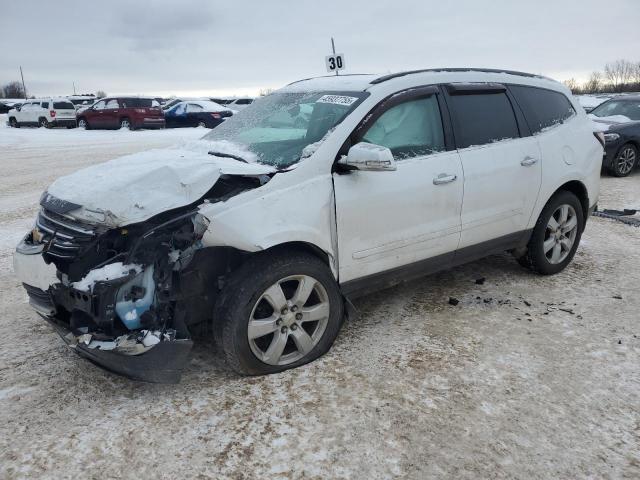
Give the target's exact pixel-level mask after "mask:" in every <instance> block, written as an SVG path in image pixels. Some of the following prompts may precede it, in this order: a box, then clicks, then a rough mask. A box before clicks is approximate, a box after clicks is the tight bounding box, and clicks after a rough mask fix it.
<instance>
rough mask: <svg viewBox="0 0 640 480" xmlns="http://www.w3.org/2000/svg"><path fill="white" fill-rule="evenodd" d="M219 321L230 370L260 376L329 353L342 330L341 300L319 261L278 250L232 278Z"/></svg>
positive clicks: (219, 338) (253, 261) (218, 309)
mask: <svg viewBox="0 0 640 480" xmlns="http://www.w3.org/2000/svg"><path fill="white" fill-rule="evenodd" d="M215 318H216V319H217V320H218V321H219V322H220V324H219V326H218V329H217V333H216V337H217V341H218V344H219V346H220V348H221V351H222V352H223V353H224V357H225V360H226V362H227V364H228V365H229V366H230V368H231V369H233V370H234V371H236V372H237V373H239V374H242V375H262V374H268V373H275V372H280V371H283V370H286V369H289V368H294V367H298V366H300V365H304V364H305V363H308V362H311V361H312V360H315V359H316V358H318V357H320V356H321V355H323V354H324V353H326V352H327V351H328V350H329V348H330V347H331V345H332V344H333V342H334V340H335V338H336V337H337V335H338V332H339V330H340V326H341V324H342V319H343V302H342V296H341V295H340V291H339V290H338V286H337V284H336V282H335V280H334V278H333V275H332V274H331V271H330V270H329V268H328V267H327V266H326V265H325V264H324V263H323V262H322V261H321V260H319V259H318V258H316V257H314V256H312V255H309V254H306V253H300V252H293V253H289V252H287V253H286V254H285V253H284V252H276V253H272V254H260V255H257V256H256V257H253V258H251V259H249V260H248V261H247V262H246V263H245V264H244V265H243V266H242V267H240V268H239V269H238V270H237V271H236V272H235V273H234V274H233V275H232V277H231V278H230V280H229V282H228V284H227V285H226V287H225V290H224V292H223V293H222V295H221V296H220V298H219V300H218V305H217V307H216V312H215Z"/></svg>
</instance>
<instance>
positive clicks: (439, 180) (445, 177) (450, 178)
mask: <svg viewBox="0 0 640 480" xmlns="http://www.w3.org/2000/svg"><path fill="white" fill-rule="evenodd" d="M457 178H458V176H457V175H449V174H448V173H441V174H440V175H438V176H437V177H436V178H434V179H433V184H434V185H444V184H445V183H451V182H455V181H456V179H457Z"/></svg>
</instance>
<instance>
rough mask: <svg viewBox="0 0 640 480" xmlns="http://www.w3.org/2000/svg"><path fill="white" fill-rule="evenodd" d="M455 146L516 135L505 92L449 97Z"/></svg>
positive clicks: (460, 146)
mask: <svg viewBox="0 0 640 480" xmlns="http://www.w3.org/2000/svg"><path fill="white" fill-rule="evenodd" d="M451 102H452V104H453V111H454V116H453V122H454V126H455V137H456V146H457V147H458V148H467V147H472V146H478V145H485V144H487V143H494V142H499V141H500V140H506V139H508V138H518V137H519V136H520V133H519V131H518V124H517V122H516V116H515V114H514V113H513V107H512V106H511V102H510V101H509V98H508V97H507V95H506V93H504V92H501V91H500V92H495V93H494V92H491V93H472V94H457V95H452V96H451Z"/></svg>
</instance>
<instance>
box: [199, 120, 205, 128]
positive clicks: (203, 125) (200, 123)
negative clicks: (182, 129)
mask: <svg viewBox="0 0 640 480" xmlns="http://www.w3.org/2000/svg"><path fill="white" fill-rule="evenodd" d="M198 126H199V127H202V128H204V127H206V126H207V124H206V123H204V122H203V121H202V120H201V121H199V122H198Z"/></svg>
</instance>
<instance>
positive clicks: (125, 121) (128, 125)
mask: <svg viewBox="0 0 640 480" xmlns="http://www.w3.org/2000/svg"><path fill="white" fill-rule="evenodd" d="M120 128H123V129H127V130H133V127H132V126H131V121H130V120H129V119H128V118H123V119H122V120H120Z"/></svg>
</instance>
